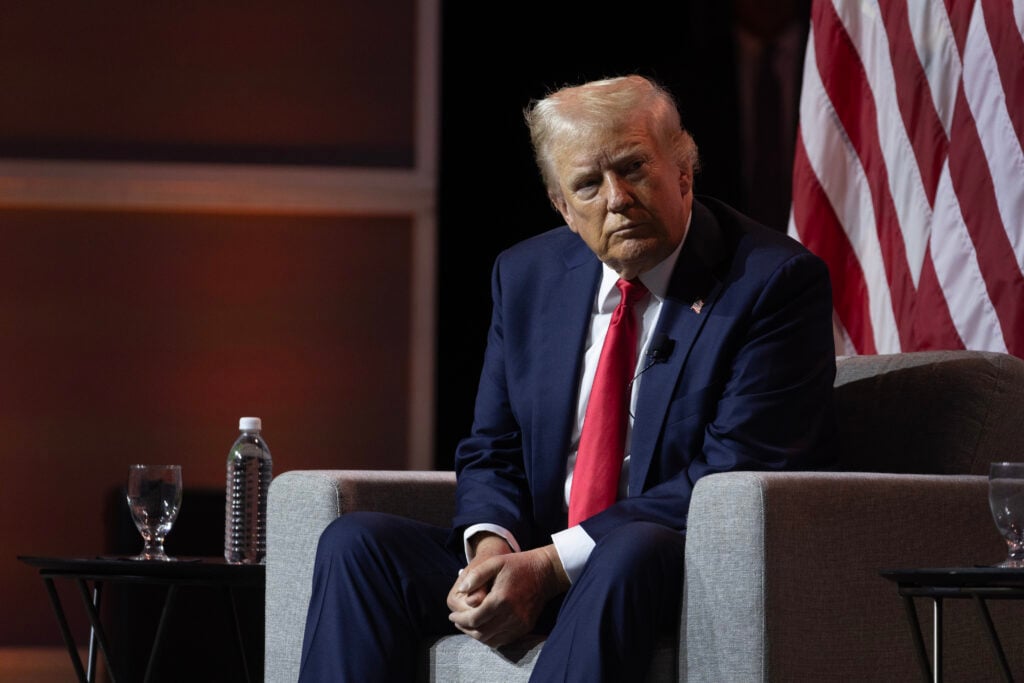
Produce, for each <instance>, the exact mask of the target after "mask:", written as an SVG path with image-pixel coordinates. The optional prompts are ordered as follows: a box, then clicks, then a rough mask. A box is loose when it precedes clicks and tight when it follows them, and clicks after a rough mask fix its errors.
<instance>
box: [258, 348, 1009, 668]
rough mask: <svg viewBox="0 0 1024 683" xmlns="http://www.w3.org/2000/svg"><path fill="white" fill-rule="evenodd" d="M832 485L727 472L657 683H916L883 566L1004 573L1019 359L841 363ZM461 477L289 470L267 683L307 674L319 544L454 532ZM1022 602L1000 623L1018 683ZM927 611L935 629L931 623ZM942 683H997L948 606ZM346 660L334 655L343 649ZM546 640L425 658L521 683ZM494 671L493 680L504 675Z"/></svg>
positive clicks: (808, 475)
mask: <svg viewBox="0 0 1024 683" xmlns="http://www.w3.org/2000/svg"><path fill="white" fill-rule="evenodd" d="M836 402H837V411H838V421H839V431H840V437H841V443H840V453H839V458H840V462H841V469H842V470H843V471H836V472H771V473H768V472H731V473H724V474H716V475H712V476H709V477H706V478H704V479H702V480H700V481H699V482H698V483H697V486H696V488H695V490H694V494H693V498H692V502H691V507H690V514H689V526H688V531H687V544H686V575H685V580H684V579H683V577H680V580H684V588H685V597H684V605H683V610H682V615H681V619H680V630H679V634H680V635H679V637H678V638H675V639H672V640H671V641H667V642H664V643H661V644H660V645H661V646H660V647H659V649H658V653H657V656H656V658H655V662H654V666H653V668H652V672H651V675H650V677H649V680H652V681H673V680H678V681H707V682H709V683H721V682H723V681H729V682H730V683H734V682H735V683H741V682H744V681H784V682H786V683H789V682H791V681H822V680H830V681H858V682H859V681H886V682H889V681H906V680H915V679H917V678H918V677H919V676H920V673H919V670H918V668H917V663H916V661H915V659H914V654H913V650H912V643H911V639H910V631H909V627H908V625H907V623H906V618H905V615H904V612H903V606H902V603H901V601H900V599H899V597H898V595H897V593H896V587H895V585H893V584H892V583H891V582H889V581H887V580H885V579H883V578H882V577H881V576H880V575H879V570H881V569H886V568H906V567H914V566H958V565H968V566H969V565H974V564H987V563H994V562H997V561H998V560H999V559H1001V557H1002V556H1003V553H1004V546H1003V543H1002V541H1001V539H1000V538H999V536H998V535H997V533H996V531H995V527H994V525H993V523H992V520H991V517H990V514H989V511H988V502H987V481H986V478H985V475H986V473H987V467H988V463H989V462H992V461H994V460H1003V459H1005V460H1024V361H1021V360H1020V359H1017V358H1014V357H1011V356H1008V355H1005V354H996V353H982V352H969V351H959V352H956V351H943V352H927V353H907V354H894V355H889V356H858V357H851V358H842V359H839V361H838V375H837V378H836ZM453 489H454V475H453V474H452V473H451V472H365V471H343V470H339V471H309V472H285V473H284V474H281V475H279V476H278V477H277V478H276V479H275V480H274V481H273V483H272V484H271V489H270V507H269V522H268V524H269V533H268V549H267V602H266V609H267V614H266V629H267V633H266V665H265V679H266V681H267V682H268V683H293V682H294V681H295V680H296V677H297V674H298V662H299V654H300V649H301V643H302V630H303V627H304V624H305V608H306V604H307V602H308V600H309V593H310V577H311V575H312V563H313V557H314V553H315V550H316V541H317V539H318V537H319V534H320V532H321V531H322V530H323V528H324V527H325V526H326V525H327V524H328V523H329V522H330V520H332V519H334V518H335V517H337V516H338V515H339V514H344V513H346V512H348V511H350V510H355V509H373V510H387V511H390V512H396V513H398V514H404V515H408V516H411V517H416V518H419V519H423V520H426V521H431V522H434V523H437V524H441V525H445V524H447V522H448V519H449V516H450V514H451V506H452V491H453ZM1022 608H1024V604H1021V603H1015V602H1011V601H1007V602H1003V603H1000V604H995V605H993V606H992V612H993V618H994V619H995V621H996V625H997V627H998V628H999V629H1000V635H1001V637H1003V638H1004V645H1005V647H1006V650H1007V652H1008V654H1009V657H1010V661H1011V665H1012V666H1013V667H1014V670H1015V673H1017V674H1018V676H1021V675H1024V619H1022V618H1020V616H1021V615H1020V613H1019V610H1020V609H1022ZM918 612H919V614H920V616H921V618H922V620H923V624H924V625H925V627H926V628H929V627H930V626H929V625H930V613H929V612H928V610H927V609H926V608H925V607H923V606H922V607H919V609H918ZM944 636H945V647H946V653H947V657H946V666H945V669H944V674H945V680H947V681H981V680H998V679H999V674H998V670H997V669H996V668H995V664H994V658H993V657H992V653H991V652H990V650H989V647H988V645H987V643H986V642H985V641H984V640H983V633H982V631H981V628H980V626H979V623H978V619H977V615H976V614H975V611H974V606H973V605H972V604H971V603H970V602H969V601H947V608H946V620H945V628H944ZM343 647H344V644H343V643H339V648H343ZM541 647H543V641H541V640H537V639H532V640H527V641H524V642H523V643H519V644H517V645H516V646H515V647H510V648H505V649H502V650H500V651H497V650H491V649H490V648H487V647H485V646H483V645H481V644H479V643H477V642H476V641H473V640H472V639H470V638H468V637H466V636H450V637H446V638H442V639H440V640H438V641H436V642H434V643H428V644H425V646H424V651H423V652H422V653H402V654H403V655H405V654H408V656H419V657H421V659H422V661H423V679H424V680H430V681H444V682H448V681H467V682H468V681H472V682H474V683H475V682H477V681H485V680H486V681H490V680H501V681H503V683H504V682H514V681H526V680H527V679H528V677H529V672H530V669H531V667H532V664H533V661H534V660H535V658H536V655H537V653H538V652H539V649H540V648H541ZM495 672H497V673H495Z"/></svg>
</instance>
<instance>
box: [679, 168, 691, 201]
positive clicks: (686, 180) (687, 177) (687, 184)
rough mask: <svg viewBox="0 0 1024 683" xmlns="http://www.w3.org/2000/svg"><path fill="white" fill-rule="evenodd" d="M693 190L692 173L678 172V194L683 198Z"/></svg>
mask: <svg viewBox="0 0 1024 683" xmlns="http://www.w3.org/2000/svg"><path fill="white" fill-rule="evenodd" d="M692 189H693V171H683V170H680V171H679V194H680V195H682V196H683V197H685V196H686V195H688V194H689V193H690V190H692Z"/></svg>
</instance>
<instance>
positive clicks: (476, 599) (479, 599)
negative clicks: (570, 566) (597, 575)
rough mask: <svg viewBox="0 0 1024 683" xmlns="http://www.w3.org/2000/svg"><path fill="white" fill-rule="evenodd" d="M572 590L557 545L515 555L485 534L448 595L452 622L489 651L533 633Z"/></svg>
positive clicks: (498, 539) (494, 537) (508, 548)
mask: <svg viewBox="0 0 1024 683" xmlns="http://www.w3.org/2000/svg"><path fill="white" fill-rule="evenodd" d="M568 588H569V577H568V576H567V575H566V574H565V570H564V569H563V568H562V562H561V560H560V559H559V558H558V552H557V551H556V550H555V547H554V545H547V546H544V547H542V548H536V549H534V550H526V551H523V552H519V553H517V552H513V551H512V549H511V548H510V547H509V545H508V543H506V542H505V539H503V538H501V537H500V536H497V535H494V534H483V535H482V536H481V538H479V539H478V540H476V541H475V553H474V556H473V560H472V561H471V562H470V563H469V565H468V566H467V567H466V568H465V569H463V570H462V573H461V574H460V575H459V578H458V579H456V580H455V585H454V586H452V589H451V591H449V592H448V609H450V610H451V614H450V615H448V619H449V620H450V621H451V622H452V623H453V624H455V627H456V628H458V629H459V630H460V631H462V632H463V633H465V634H466V635H469V636H472V637H473V638H476V639H477V640H479V641H480V642H482V643H484V644H485V645H489V646H491V647H500V646H502V645H507V644H508V643H511V642H513V641H515V640H517V639H519V638H521V637H522V636H524V635H526V634H527V633H529V632H530V629H532V628H533V626H534V624H535V623H536V622H537V618H538V617H539V616H540V613H541V611H542V610H543V609H544V605H545V604H546V603H547V602H548V600H550V599H551V598H553V597H555V596H556V595H559V594H560V593H563V592H565V591H566V590H568Z"/></svg>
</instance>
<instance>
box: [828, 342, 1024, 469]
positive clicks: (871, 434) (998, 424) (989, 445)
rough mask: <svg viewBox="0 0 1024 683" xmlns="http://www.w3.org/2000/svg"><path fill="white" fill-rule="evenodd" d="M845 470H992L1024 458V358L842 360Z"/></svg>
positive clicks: (838, 396)
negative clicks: (991, 465)
mask: <svg viewBox="0 0 1024 683" xmlns="http://www.w3.org/2000/svg"><path fill="white" fill-rule="evenodd" d="M836 370H837V372H836V381H835V401H836V414H837V420H838V429H839V447H840V463H839V464H840V468H841V469H845V470H854V471H865V472H893V473H906V474H982V475H987V474H988V466H989V463H991V462H995V461H1000V460H1010V461H1014V460H1024V360H1021V359H1020V358H1016V357H1014V356H1011V355H1008V354H1005V353H995V352H986V351H919V352H911V353H898V354H884V355H864V356H848V357H841V358H839V359H837V368H836Z"/></svg>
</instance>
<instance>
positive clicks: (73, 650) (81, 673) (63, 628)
mask: <svg viewBox="0 0 1024 683" xmlns="http://www.w3.org/2000/svg"><path fill="white" fill-rule="evenodd" d="M43 583H45V584H46V592H47V594H49V596H50V605H51V606H52V607H53V611H54V613H55V614H56V615H57V624H58V625H59V626H60V634H61V635H62V636H63V637H64V644H65V645H66V646H67V648H68V654H69V655H71V664H72V666H74V667H75V674H77V675H78V680H79V681H80V682H81V683H89V679H88V678H86V676H85V669H83V668H82V658H81V657H79V656H78V648H77V647H75V639H74V638H72V637H71V628H70V627H69V626H68V619H67V617H66V616H65V615H64V608H63V607H61V605H60V596H59V595H57V588H56V587H55V586H54V585H53V579H51V578H49V577H43Z"/></svg>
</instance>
